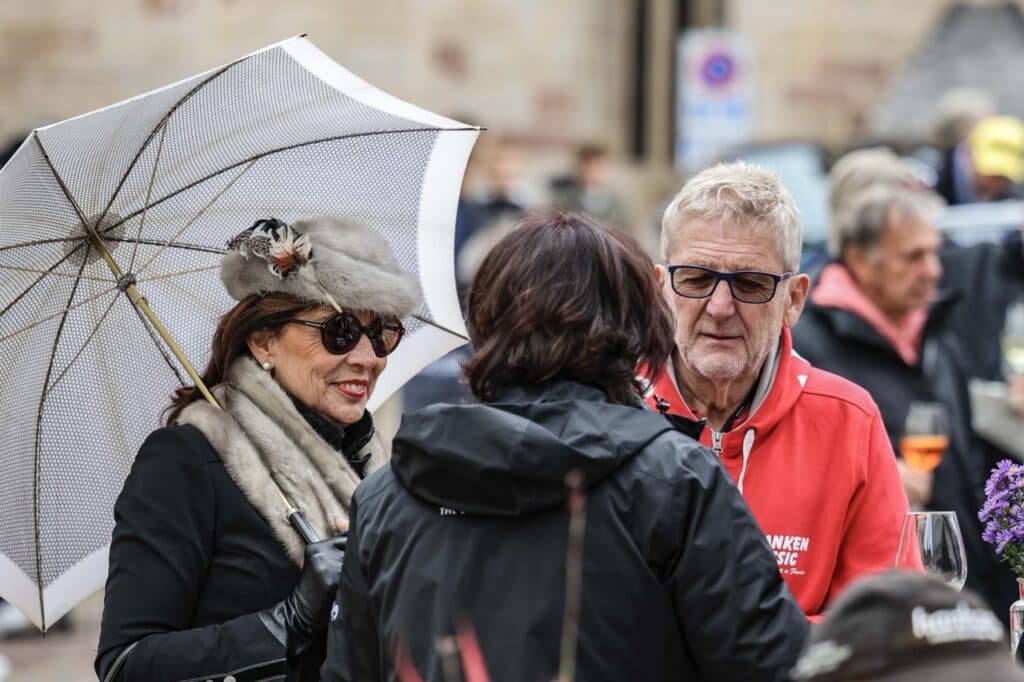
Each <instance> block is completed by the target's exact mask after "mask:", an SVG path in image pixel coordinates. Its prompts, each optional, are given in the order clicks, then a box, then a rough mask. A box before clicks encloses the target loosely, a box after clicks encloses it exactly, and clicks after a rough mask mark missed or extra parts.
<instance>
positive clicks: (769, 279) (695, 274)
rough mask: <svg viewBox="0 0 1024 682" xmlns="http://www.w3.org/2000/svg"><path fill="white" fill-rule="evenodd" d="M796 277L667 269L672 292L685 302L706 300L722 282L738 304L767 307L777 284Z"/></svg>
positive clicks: (694, 268)
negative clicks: (727, 286)
mask: <svg viewBox="0 0 1024 682" xmlns="http://www.w3.org/2000/svg"><path fill="white" fill-rule="evenodd" d="M794 275H796V273H795V272H784V273H782V274H781V275H776V274H774V273H771V272H758V271H757V270H742V271H739V272H719V271H718V270H712V269H711V268H702V267H701V266H699V265H669V266H668V276H669V281H670V282H671V283H672V291H674V292H676V293H677V294H679V295H680V296H683V297H685V298H707V297H708V296H710V295H711V294H712V293H714V291H715V288H716V287H717V286H718V283H719V282H721V281H723V280H724V281H725V283H726V284H728V285H729V293H731V294H732V297H733V298H734V299H736V300H737V301H739V302H740V303H767V302H768V301H770V300H772V298H774V297H775V290H776V289H777V288H778V286H779V282H782V281H784V280H787V279H789V278H790V277H793V276H794Z"/></svg>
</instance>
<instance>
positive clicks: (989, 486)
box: [978, 459, 1024, 651]
mask: <svg viewBox="0 0 1024 682" xmlns="http://www.w3.org/2000/svg"><path fill="white" fill-rule="evenodd" d="M978 518H979V519H981V522H982V523H984V524H985V530H984V531H983V532H982V534H981V537H982V539H983V540H985V542H988V543H991V544H993V545H995V546H996V554H998V555H999V558H1000V559H1002V560H1003V561H1005V562H1006V563H1008V564H1009V565H1010V570H1012V571H1013V572H1014V574H1015V575H1016V576H1017V587H1018V590H1019V594H1020V597H1021V598H1020V599H1018V600H1017V601H1015V602H1014V603H1013V604H1012V605H1011V606H1010V647H1011V649H1012V650H1013V651H1016V650H1017V645H1018V643H1019V642H1020V640H1021V635H1022V634H1024V465H1021V464H1018V463H1016V462H1012V461H1010V460H1008V459H1004V460H1002V461H1001V462H999V463H998V464H997V465H996V467H995V468H994V469H993V470H992V474H991V475H990V476H989V478H988V481H986V482H985V504H983V505H982V507H981V510H980V511H979V512H978Z"/></svg>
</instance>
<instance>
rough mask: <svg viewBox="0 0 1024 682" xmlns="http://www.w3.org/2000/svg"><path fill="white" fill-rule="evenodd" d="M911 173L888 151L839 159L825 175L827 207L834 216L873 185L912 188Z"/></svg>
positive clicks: (868, 150)
mask: <svg viewBox="0 0 1024 682" xmlns="http://www.w3.org/2000/svg"><path fill="white" fill-rule="evenodd" d="M913 178H914V173H913V170H912V169H911V168H910V166H909V165H908V164H907V163H906V162H905V161H904V160H903V159H901V158H900V157H898V156H896V154H895V153H894V152H893V151H892V150H891V149H889V148H888V147H867V148H865V149H856V150H854V151H852V152H848V153H846V154H844V155H843V156H841V157H840V158H839V159H838V160H837V161H836V162H835V163H834V164H833V165H832V170H830V171H829V173H828V205H829V208H830V209H831V211H832V215H833V216H837V215H839V214H841V213H843V212H844V211H845V210H846V209H847V208H848V207H849V205H850V202H851V201H852V200H854V199H856V198H857V196H858V195H860V194H862V193H863V192H864V191H865V190H866V189H868V188H870V187H872V186H874V185H885V186H887V187H903V186H906V185H910V184H913V183H912V180H913Z"/></svg>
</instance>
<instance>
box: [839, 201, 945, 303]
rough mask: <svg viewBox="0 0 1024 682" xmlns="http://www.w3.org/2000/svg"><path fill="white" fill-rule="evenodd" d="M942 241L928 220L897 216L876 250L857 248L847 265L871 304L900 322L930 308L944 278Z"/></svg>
mask: <svg viewBox="0 0 1024 682" xmlns="http://www.w3.org/2000/svg"><path fill="white" fill-rule="evenodd" d="M941 245H942V238H941V237H940V236H939V233H938V231H937V230H936V229H935V226H934V225H932V224H931V222H929V221H928V220H925V219H922V218H918V217H914V216H900V215H898V214H894V215H893V216H892V217H891V218H890V219H889V222H888V224H887V225H886V227H885V230H883V231H882V237H881V239H880V240H879V243H878V244H877V245H875V247H874V248H871V249H867V250H863V251H861V250H858V249H855V253H854V254H852V255H853V256H854V257H853V258H849V259H847V265H848V266H849V268H850V271H851V272H852V273H853V276H854V279H856V280H857V283H858V284H859V285H860V287H861V289H862V290H863V291H864V293H865V294H866V295H867V297H868V298H869V299H871V301H872V302H873V303H874V304H875V305H876V306H878V307H879V308H880V309H881V310H882V311H883V312H884V313H885V314H886V315H888V316H889V317H891V318H893V319H899V318H900V317H902V316H903V315H905V314H906V313H907V312H909V311H911V310H914V309H916V308H924V307H927V306H928V305H929V304H930V303H931V301H932V299H933V298H935V290H936V288H937V287H938V284H939V278H940V277H941V276H942V264H941V263H940V262H939V247H940V246H941Z"/></svg>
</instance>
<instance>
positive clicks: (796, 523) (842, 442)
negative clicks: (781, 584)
mask: <svg viewBox="0 0 1024 682" xmlns="http://www.w3.org/2000/svg"><path fill="white" fill-rule="evenodd" d="M779 353H780V357H779V365H778V371H777V372H776V375H775V381H774V382H773V384H772V386H771V388H770V389H769V390H768V394H767V396H766V397H765V399H764V401H763V402H762V403H761V405H760V406H759V407H758V408H757V409H756V411H755V412H754V414H753V415H751V416H749V417H748V418H747V419H746V420H745V421H744V422H742V423H741V424H739V425H737V426H734V427H733V428H732V430H730V431H727V432H725V433H721V434H719V433H713V432H712V431H711V430H710V429H704V431H703V432H702V433H701V438H700V440H701V442H702V443H703V444H704V445H707V446H708V447H714V446H716V445H717V446H719V447H720V452H719V456H720V458H721V462H722V464H723V465H724V466H725V469H726V471H728V472H729V475H730V476H731V477H732V479H733V481H735V482H736V483H737V485H739V488H740V491H741V492H742V493H743V497H744V499H746V501H747V504H748V505H750V509H751V511H752V512H753V513H754V518H756V519H757V521H758V523H759V524H760V525H761V530H762V531H763V532H764V534H765V535H766V536H767V539H768V544H769V545H771V548H772V550H774V551H775V557H776V559H778V562H779V572H780V573H781V574H782V577H783V578H784V579H785V581H786V583H787V584H788V585H789V589H790V591H791V592H792V593H793V596H795V597H796V599H797V601H798V602H799V603H800V606H801V608H802V609H803V611H804V613H805V614H807V615H808V616H810V617H813V616H817V615H818V614H820V613H821V612H822V611H823V610H824V608H825V607H826V606H827V605H828V604H829V603H830V602H831V601H832V600H833V599H835V597H836V596H837V595H838V594H839V593H840V592H841V591H842V590H843V588H844V587H846V585H847V584H848V583H849V582H850V581H851V580H853V579H855V578H857V577H859V576H861V575H864V574H866V573H872V572H876V571H882V570H885V569H888V568H892V567H893V564H894V561H895V557H896V545H897V543H898V542H899V534H900V526H901V524H902V523H903V517H904V515H905V514H906V513H907V511H908V504H907V497H906V494H905V493H904V492H903V485H902V484H901V482H900V476H899V472H898V471H897V469H896V461H895V458H894V456H893V451H892V446H891V444H890V442H889V437H888V436H887V435H886V433H885V428H884V427H883V426H882V418H881V415H880V414H879V412H878V407H877V406H876V405H875V403H874V401H873V400H872V399H871V396H870V395H868V393H867V391H865V390H864V389H862V388H860V387H859V386H857V385H856V384H853V383H851V382H849V381H847V380H846V379H842V378H840V377H838V376H836V375H835V374H830V373H828V372H823V371H821V370H817V369H814V368H813V367H811V365H810V363H808V362H807V361H806V360H804V359H803V358H801V357H800V356H799V355H797V354H796V353H794V352H793V344H792V338H791V336H790V332H789V329H784V330H783V333H782V347H781V348H780V350H779ZM670 372H672V369H671V367H666V368H665V371H664V372H662V373H661V374H660V375H659V376H657V377H655V380H654V382H653V384H652V385H651V386H650V387H649V390H648V392H647V395H646V398H647V400H648V402H649V403H650V405H651V406H652V407H655V408H657V407H658V405H657V402H658V400H659V399H661V400H664V401H667V403H668V412H670V413H671V414H677V415H680V416H683V417H686V418H688V419H697V418H698V417H696V416H695V415H694V413H693V412H692V411H691V410H690V409H689V408H688V407H687V406H686V404H685V403H684V402H683V400H682V397H681V396H680V395H679V392H678V390H677V389H676V387H675V383H674V381H673V378H672V376H671V375H670ZM663 406H664V405H663ZM745 445H746V447H744V446H745ZM715 449H716V450H717V449H718V448H717V447H716V448H715ZM744 452H746V453H747V455H746V458H745V457H744ZM744 459H746V463H745V466H744ZM744 469H745V471H744Z"/></svg>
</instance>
